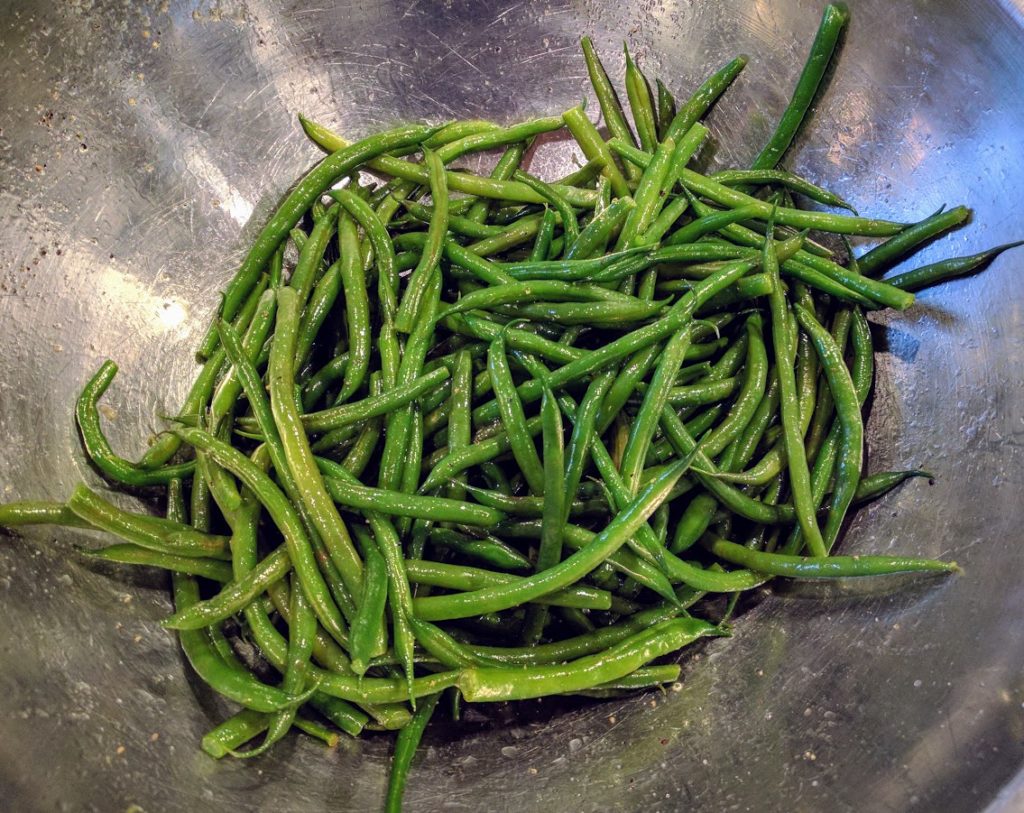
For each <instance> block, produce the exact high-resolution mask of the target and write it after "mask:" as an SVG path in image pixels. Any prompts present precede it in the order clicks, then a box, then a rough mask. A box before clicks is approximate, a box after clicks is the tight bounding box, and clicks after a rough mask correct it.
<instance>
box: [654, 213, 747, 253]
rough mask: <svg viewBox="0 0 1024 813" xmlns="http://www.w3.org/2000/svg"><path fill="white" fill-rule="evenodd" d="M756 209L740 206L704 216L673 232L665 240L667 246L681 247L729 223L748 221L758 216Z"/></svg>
mask: <svg viewBox="0 0 1024 813" xmlns="http://www.w3.org/2000/svg"><path fill="white" fill-rule="evenodd" d="M757 208H758V207H751V206H740V207H739V208H737V209H726V210H724V211H721V212H715V213H714V214H710V215H705V216H704V217H701V218H699V219H697V220H694V221H693V222H692V223H687V224H686V225H685V226H683V228H681V229H679V230H678V231H676V232H673V234H672V236H671V237H669V239H668V240H667V244H668V245H670V246H675V245H682V244H684V243H695V242H696V241H697V240H699V239H700V238H701V237H703V236H704V235H705V234H711V233H712V232H716V231H718V230H719V229H722V228H724V227H725V226H728V225H729V224H730V223H740V222H742V221H744V220H750V219H751V218H752V217H755V216H756V215H757V214H759V211H755V209H757Z"/></svg>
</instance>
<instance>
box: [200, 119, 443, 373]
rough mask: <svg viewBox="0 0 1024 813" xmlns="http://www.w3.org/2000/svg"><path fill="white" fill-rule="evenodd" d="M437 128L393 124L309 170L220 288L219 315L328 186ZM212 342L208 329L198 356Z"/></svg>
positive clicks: (239, 297) (233, 304)
mask: <svg viewBox="0 0 1024 813" xmlns="http://www.w3.org/2000/svg"><path fill="white" fill-rule="evenodd" d="M438 129H439V128H438V127H436V126H421V125H410V126H404V127H396V128H394V129H392V130H388V131H387V132H384V133H379V134H377V135H374V136H370V137H369V138H365V139H363V140H361V141H357V142H356V143H354V144H352V145H350V146H346V147H342V148H340V149H338V150H337V151H335V152H333V153H331V155H329V156H328V157H327V158H325V159H324V160H323V161H321V162H320V163H319V164H317V165H316V166H315V167H314V168H313V169H312V170H310V171H309V172H308V173H307V174H306V175H305V177H303V179H302V180H301V181H299V183H298V184H297V185H296V186H295V187H293V189H292V191H291V192H290V193H289V194H288V196H287V197H286V198H285V200H284V202H283V203H282V204H281V206H280V207H279V208H278V210H277V211H276V212H275V213H274V215H273V216H272V217H271V218H270V220H269V221H268V222H267V224H266V226H264V227H263V230H262V231H261V232H260V234H259V235H258V236H257V238H256V240H255V241H254V243H253V245H252V248H250V249H249V253H248V254H247V255H246V257H245V259H244V260H243V261H242V265H241V267H240V268H239V269H238V272H237V273H236V274H235V276H234V277H233V278H232V279H231V281H230V282H229V283H228V285H227V287H226V288H225V290H224V300H223V303H222V305H221V310H220V316H221V318H223V319H228V320H230V319H231V318H232V317H233V316H234V315H235V313H236V312H237V311H238V308H239V307H240V306H241V304H242V302H244V301H245V298H246V297H247V296H248V295H249V292H250V291H251V289H252V287H253V285H255V283H256V280H257V279H258V278H259V275H260V273H261V272H262V270H263V267H264V266H265V265H266V264H267V261H268V260H269V259H270V257H271V256H272V255H273V253H274V252H275V251H276V250H277V247H278V245H279V244H280V242H281V241H282V240H283V239H284V238H285V237H286V236H287V234H288V232H289V231H291V229H292V228H293V227H294V226H295V224H296V223H298V222H299V218H300V217H301V216H302V213H303V212H305V211H306V209H307V208H309V205H310V204H311V203H312V202H313V201H314V200H317V199H318V198H319V197H320V196H321V195H322V194H323V193H324V192H325V191H326V190H327V188H328V187H330V186H331V185H332V184H334V183H335V182H336V181H337V180H338V179H340V178H342V177H344V176H345V175H347V174H349V173H350V172H351V171H352V170H354V169H355V168H356V167H358V166H360V165H362V164H364V163H366V162H367V161H369V160H371V159H372V158H374V157H376V156H378V155H383V154H384V153H386V152H389V151H391V150H395V149H401V148H402V147H404V146H406V145H412V144H417V143H419V142H421V141H422V140H423V139H425V138H428V137H429V136H430V135H432V134H433V133H435V132H437V130H438ZM402 163H404V162H402ZM215 345H216V340H215V334H214V332H213V330H212V329H211V331H210V332H209V333H208V334H207V336H206V338H205V339H204V340H203V343H202V345H201V346H200V351H199V354H200V356H203V357H205V356H209V355H210V353H212V352H213V350H214V347H215Z"/></svg>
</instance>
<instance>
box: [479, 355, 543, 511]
mask: <svg viewBox="0 0 1024 813" xmlns="http://www.w3.org/2000/svg"><path fill="white" fill-rule="evenodd" d="M487 370H488V372H489V373H490V376H491V386H492V388H493V390H494V396H495V399H496V401H497V404H498V408H499V410H500V413H501V419H502V421H503V422H504V424H505V425H506V426H507V427H508V437H509V443H510V444H511V448H512V453H513V454H514V455H515V458H516V461H517V462H518V463H519V467H520V469H521V470H522V472H523V475H524V476H525V477H526V480H527V483H528V484H529V486H530V490H531V491H533V493H534V494H543V493H544V467H543V466H542V465H541V462H540V457H539V456H538V454H537V447H536V446H535V445H534V443H533V439H532V436H531V433H530V432H529V430H528V429H527V428H526V415H525V413H524V412H523V405H522V402H521V401H520V400H519V393H517V392H516V386H515V382H514V381H513V379H512V371H511V369H510V368H509V365H508V357H507V355H506V353H505V341H504V338H502V337H500V336H499V337H498V338H497V339H495V340H494V341H493V342H492V343H491V346H490V348H489V349H488V351H487Z"/></svg>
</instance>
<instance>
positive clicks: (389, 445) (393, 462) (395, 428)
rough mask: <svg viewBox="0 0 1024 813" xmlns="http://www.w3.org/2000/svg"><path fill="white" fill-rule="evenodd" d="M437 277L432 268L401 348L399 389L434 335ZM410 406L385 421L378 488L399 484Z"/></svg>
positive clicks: (418, 368) (412, 376)
mask: <svg viewBox="0 0 1024 813" xmlns="http://www.w3.org/2000/svg"><path fill="white" fill-rule="evenodd" d="M440 287H441V274H440V270H439V269H438V268H437V267H435V268H434V269H433V270H432V271H431V273H430V278H429V279H428V280H427V284H426V287H425V288H424V293H423V298H422V302H421V307H420V308H419V312H418V313H417V320H416V322H415V324H413V326H412V332H411V333H410V334H409V339H408V340H407V341H406V344H405V352H404V354H403V355H402V361H401V364H400V365H399V368H398V373H397V380H396V383H397V385H399V386H404V385H407V384H410V383H411V382H412V381H413V380H414V379H415V378H416V377H417V376H419V374H420V372H421V371H422V369H423V363H424V360H425V358H426V354H427V349H428V347H429V344H430V341H431V339H432V338H433V335H434V316H435V314H436V312H437V308H438V299H439V297H440ZM411 420H412V406H411V405H410V404H406V405H405V406H403V407H401V408H399V409H398V410H396V411H395V412H392V413H391V414H390V415H389V416H388V418H387V426H386V431H385V435H384V450H383V452H382V454H381V463H380V471H379V472H378V478H377V480H378V484H379V485H380V486H381V487H382V488H389V489H396V488H398V486H399V484H400V482H401V469H402V465H403V462H402V461H403V457H404V455H405V451H406V447H407V445H408V434H409V426H410V421H411Z"/></svg>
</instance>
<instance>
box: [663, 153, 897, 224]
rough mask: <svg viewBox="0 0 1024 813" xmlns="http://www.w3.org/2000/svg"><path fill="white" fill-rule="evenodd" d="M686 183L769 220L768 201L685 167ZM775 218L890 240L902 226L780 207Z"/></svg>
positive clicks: (683, 177) (718, 200)
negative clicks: (889, 237) (746, 207)
mask: <svg viewBox="0 0 1024 813" xmlns="http://www.w3.org/2000/svg"><path fill="white" fill-rule="evenodd" d="M681 180H682V182H683V184H684V185H685V186H686V187H687V188H688V189H689V190H690V191H691V192H693V193H694V194H696V195H702V196H704V197H706V198H708V199H709V200H712V201H714V202H715V203H717V204H719V205H721V206H726V207H729V208H733V209H735V208H738V207H740V206H749V207H751V209H753V210H758V218H759V219H767V218H768V216H769V215H770V214H771V210H772V207H771V205H770V204H769V203H766V202H765V201H762V200H758V199H757V198H753V197H751V196H750V195H747V194H745V193H743V192H741V191H739V190H737V189H733V188H732V187H730V186H726V185H724V184H721V183H718V182H717V181H715V180H713V179H712V178H709V177H707V176H704V175H700V174H699V173H697V172H695V171H693V170H692V169H687V168H685V167H684V168H683V169H682V172H681ZM775 218H776V220H777V221H778V222H779V223H782V224H784V225H786V226H793V227H795V228H798V229H820V230H821V231H829V232H834V233H835V234H861V235H867V236H870V237H888V236H890V235H894V234H899V232H900V231H902V230H903V228H904V227H903V224H901V223H893V222H891V221H888V220H873V219H870V218H866V217H855V216H853V215H836V214H831V213H829V212H812V211H807V210H804V209H789V208H784V207H783V208H777V209H776V211H775Z"/></svg>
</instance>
